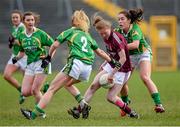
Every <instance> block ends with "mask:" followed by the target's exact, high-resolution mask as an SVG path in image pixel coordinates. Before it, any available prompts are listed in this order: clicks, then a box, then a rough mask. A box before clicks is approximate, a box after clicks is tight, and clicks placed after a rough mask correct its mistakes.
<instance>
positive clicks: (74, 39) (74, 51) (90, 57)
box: [57, 27, 98, 65]
mask: <svg viewBox="0 0 180 127" xmlns="http://www.w3.org/2000/svg"><path fill="white" fill-rule="evenodd" d="M57 40H58V42H59V43H60V44H62V43H63V42H65V41H67V42H68V47H69V57H68V60H69V59H73V58H77V59H79V60H81V61H82V62H84V63H86V64H89V65H92V64H93V62H94V58H95V55H94V51H93V50H96V49H97V48H98V45H97V43H96V41H95V40H94V39H92V37H91V36H90V35H89V33H85V32H83V31H82V30H81V29H78V28H76V27H72V28H70V29H68V30H65V31H64V32H62V33H61V34H60V35H59V36H58V37H57Z"/></svg>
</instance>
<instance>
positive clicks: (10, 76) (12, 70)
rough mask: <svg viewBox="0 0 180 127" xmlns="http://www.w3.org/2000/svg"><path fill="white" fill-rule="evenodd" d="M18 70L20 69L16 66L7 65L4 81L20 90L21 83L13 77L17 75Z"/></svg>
mask: <svg viewBox="0 0 180 127" xmlns="http://www.w3.org/2000/svg"><path fill="white" fill-rule="evenodd" d="M18 69H19V68H18V67H17V66H16V65H13V64H7V65H6V68H5V70H4V75H3V77H4V79H5V80H6V81H8V82H9V83H10V84H11V85H12V86H13V87H15V88H16V89H18V88H20V83H19V82H18V81H17V80H16V79H15V78H14V77H13V73H15V72H16V71H17V70H18Z"/></svg>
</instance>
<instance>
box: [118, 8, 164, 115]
mask: <svg viewBox="0 0 180 127" xmlns="http://www.w3.org/2000/svg"><path fill="white" fill-rule="evenodd" d="M142 14H143V11H142V9H132V10H125V11H122V12H120V13H119V14H118V23H119V27H118V28H116V31H118V32H119V33H121V34H122V35H123V36H124V37H125V38H126V40H127V42H128V49H129V54H130V58H131V64H132V67H133V68H136V67H137V66H139V69H140V78H141V80H142V81H143V82H144V84H145V86H146V87H147V89H148V91H149V93H150V94H151V97H152V98H153V100H154V103H155V108H154V110H155V111H156V112H157V113H162V112H164V111H165V109H164V107H163V106H162V103H161V100H160V95H159V92H158V89H157V87H156V85H155V83H154V82H153V81H152V80H151V61H152V51H151V47H150V45H149V44H148V42H147V40H146V39H145V37H144V35H143V33H142V31H141V28H140V27H139V25H138V22H140V21H141V20H142ZM127 91H128V87H127V85H125V87H124V94H125V95H126V96H123V97H122V99H123V100H124V101H125V102H127V101H128V99H127Z"/></svg>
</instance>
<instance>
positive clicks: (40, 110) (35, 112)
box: [32, 105, 45, 119]
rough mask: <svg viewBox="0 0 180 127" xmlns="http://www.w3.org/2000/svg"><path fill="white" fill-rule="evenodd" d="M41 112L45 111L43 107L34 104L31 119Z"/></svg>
mask: <svg viewBox="0 0 180 127" xmlns="http://www.w3.org/2000/svg"><path fill="white" fill-rule="evenodd" d="M41 113H45V111H44V110H43V109H41V108H40V107H38V105H36V106H35V109H34V110H33V112H32V119H35V118H36V117H37V115H38V114H41Z"/></svg>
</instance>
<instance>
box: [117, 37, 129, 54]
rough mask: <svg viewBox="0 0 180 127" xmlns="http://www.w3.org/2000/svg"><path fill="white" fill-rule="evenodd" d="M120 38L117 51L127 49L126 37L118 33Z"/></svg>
mask: <svg viewBox="0 0 180 127" xmlns="http://www.w3.org/2000/svg"><path fill="white" fill-rule="evenodd" d="M118 38H119V40H120V41H117V42H116V45H117V52H120V51H121V50H122V49H125V47H126V46H125V45H126V44H127V43H126V39H125V38H124V37H123V35H121V34H118Z"/></svg>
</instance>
